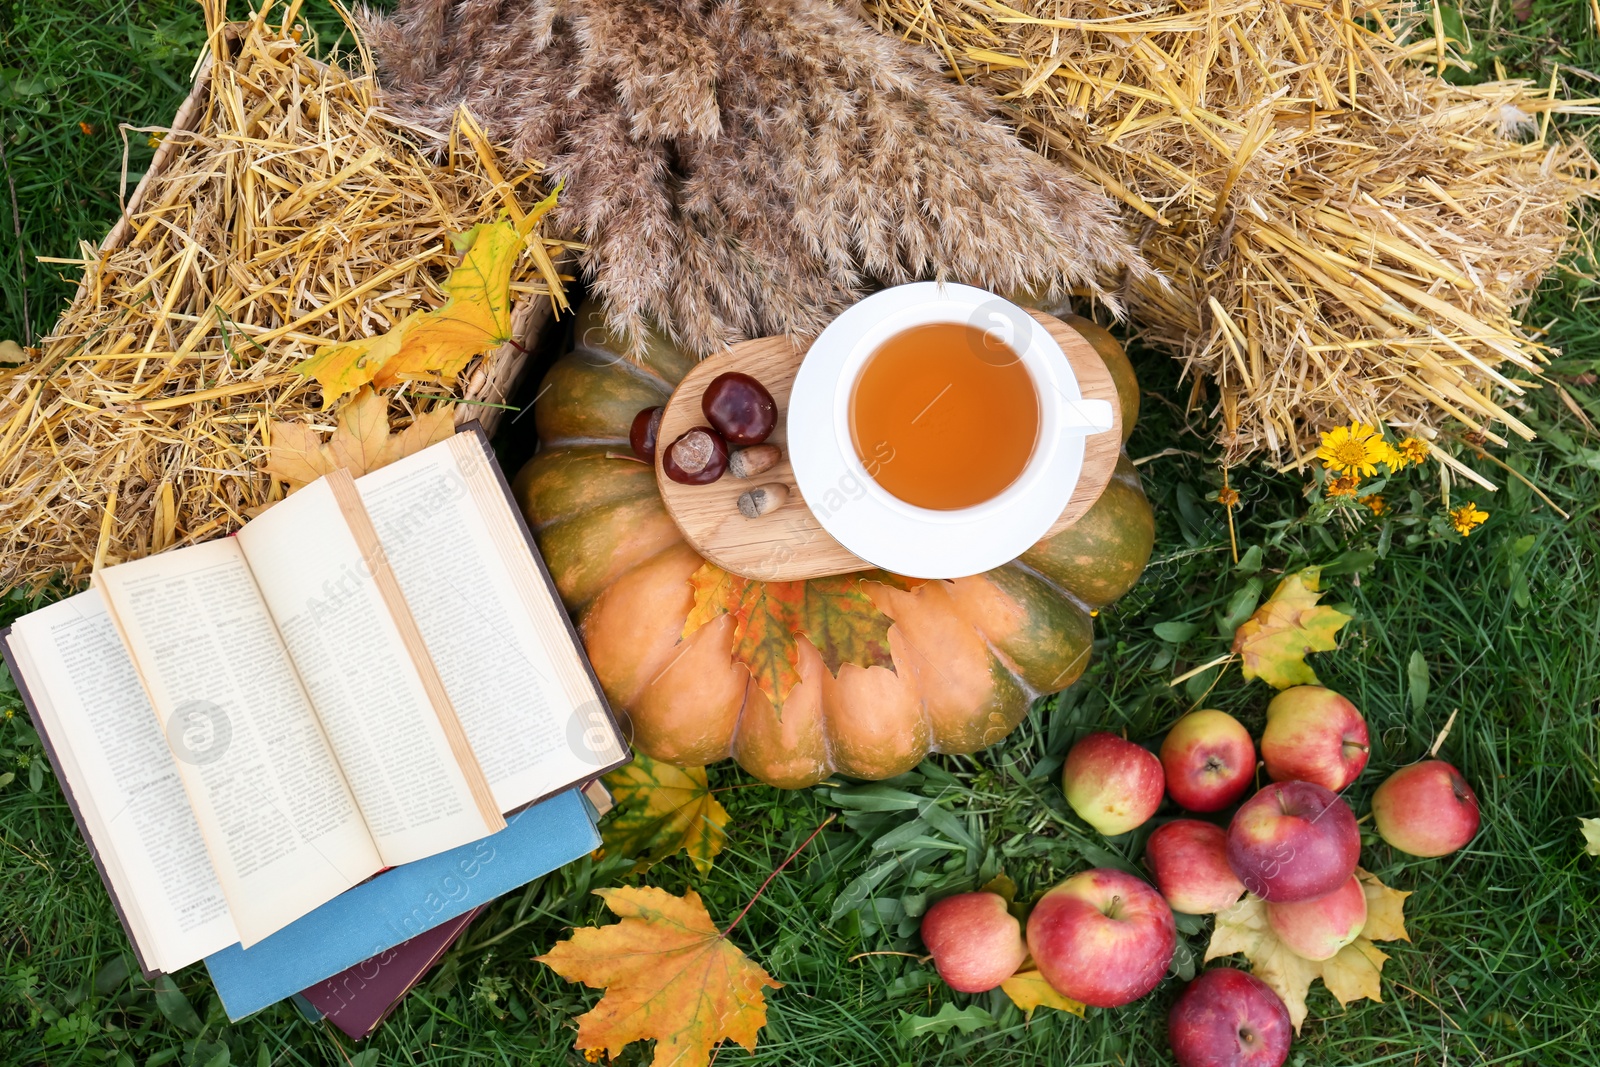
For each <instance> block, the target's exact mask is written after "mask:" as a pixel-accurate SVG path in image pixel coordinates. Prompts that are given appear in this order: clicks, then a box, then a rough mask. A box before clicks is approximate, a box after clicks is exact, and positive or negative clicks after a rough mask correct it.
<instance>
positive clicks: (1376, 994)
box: [1206, 867, 1411, 1033]
mask: <svg viewBox="0 0 1600 1067" xmlns="http://www.w3.org/2000/svg"><path fill="white" fill-rule="evenodd" d="M1356 877H1357V878H1359V879H1361V887H1362V889H1363V890H1364V891H1365V893H1366V896H1367V924H1366V925H1365V926H1363V927H1362V928H1361V934H1360V936H1359V937H1357V938H1356V939H1355V941H1353V942H1352V943H1350V944H1348V945H1346V946H1345V947H1344V948H1342V949H1340V950H1339V954H1338V955H1336V956H1334V957H1333V958H1332V959H1330V960H1320V961H1319V960H1308V959H1305V958H1304V957H1302V956H1299V955H1297V954H1295V953H1294V952H1293V951H1291V950H1290V948H1289V946H1287V945H1285V944H1284V943H1283V942H1282V941H1280V940H1279V939H1278V935H1277V934H1275V933H1273V931H1272V927H1271V926H1269V925H1268V924H1267V906H1266V904H1265V903H1264V902H1263V901H1262V900H1261V898H1259V897H1257V896H1254V895H1248V896H1246V897H1245V898H1244V899H1243V900H1241V901H1239V903H1237V904H1235V905H1234V906H1233V907H1231V908H1228V909H1227V910H1226V911H1221V912H1218V913H1217V925H1216V929H1215V930H1213V931H1212V933H1211V944H1210V945H1208V946H1207V947H1206V959H1207V960H1208V961H1209V960H1213V959H1216V958H1217V957H1218V956H1227V955H1231V954H1232V953H1235V952H1242V953H1244V955H1245V957H1246V958H1247V959H1248V960H1249V961H1250V973H1251V974H1253V975H1255V976H1256V977H1257V978H1259V979H1261V980H1262V981H1263V982H1265V983H1267V985H1269V986H1271V987H1272V989H1273V991H1274V992H1275V993H1277V994H1278V996H1279V997H1281V998H1283V1002H1284V1004H1285V1005H1287V1006H1288V1008H1289V1019H1290V1021H1291V1022H1293V1023H1294V1029H1295V1033H1299V1032H1300V1024H1301V1023H1303V1022H1305V1018H1306V993H1307V991H1309V990H1310V988H1311V982H1312V980H1314V979H1317V978H1320V979H1322V984H1323V985H1325V986H1326V987H1327V988H1328V992H1330V993H1332V994H1333V996H1334V999H1335V1000H1337V1001H1338V1002H1339V1003H1340V1004H1348V1003H1350V1002H1351V1001H1352V1000H1355V999H1357V998H1358V997H1366V998H1367V999H1368V1000H1377V1001H1382V1000H1383V996H1382V988H1381V985H1380V982H1379V978H1380V975H1381V974H1382V971H1383V962H1384V961H1385V960H1387V959H1388V958H1389V957H1388V955H1387V954H1385V953H1384V952H1382V951H1380V950H1379V949H1378V947H1377V946H1376V945H1374V944H1373V942H1374V941H1409V940H1411V938H1410V937H1409V936H1408V935H1407V934H1406V927H1405V916H1404V914H1403V912H1404V905H1405V899H1406V897H1409V896H1410V895H1411V894H1410V893H1403V892H1400V891H1399V890H1395V889H1390V888H1389V887H1388V886H1386V885H1384V884H1383V883H1382V882H1380V881H1378V878H1377V876H1376V875H1374V874H1372V873H1370V872H1368V871H1364V870H1362V869H1360V868H1359V867H1358V868H1356Z"/></svg>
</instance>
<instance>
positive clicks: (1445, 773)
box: [1372, 759, 1479, 856]
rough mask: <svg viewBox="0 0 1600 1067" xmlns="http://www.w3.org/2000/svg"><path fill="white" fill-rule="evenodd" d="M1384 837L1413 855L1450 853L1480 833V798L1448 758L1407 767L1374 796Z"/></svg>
mask: <svg viewBox="0 0 1600 1067" xmlns="http://www.w3.org/2000/svg"><path fill="white" fill-rule="evenodd" d="M1372 816H1373V821H1374V822H1376V823H1377V824H1378V836H1380V837H1382V838H1383V839H1384V840H1385V841H1387V842H1389V844H1390V845H1392V846H1394V847H1395V848H1397V849H1399V850H1400V851H1401V852H1408V853H1410V854H1411V855H1413V856H1445V855H1448V854H1449V853H1451V852H1454V851H1455V850H1456V849H1458V848H1460V847H1461V846H1462V845H1464V844H1466V843H1467V842H1468V841H1471V840H1472V835H1473V834H1475V833H1477V832H1478V818H1479V817H1478V798H1477V796H1476V795H1475V794H1474V793H1473V792H1472V787H1471V786H1470V785H1468V784H1467V780H1466V779H1465V778H1463V777H1461V772H1460V771H1458V770H1456V769H1455V768H1454V767H1452V766H1450V764H1448V763H1446V762H1445V761H1444V760H1439V759H1430V760H1423V761H1422V762H1421V763H1413V764H1411V765H1410V766H1409V767H1401V768H1400V769H1399V770H1398V771H1395V772H1394V773H1393V774H1391V775H1390V776H1389V777H1388V778H1386V779H1384V782H1383V784H1382V785H1380V786H1379V787H1378V790H1377V792H1375V793H1373V794H1372Z"/></svg>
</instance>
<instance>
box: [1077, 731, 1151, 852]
mask: <svg viewBox="0 0 1600 1067" xmlns="http://www.w3.org/2000/svg"><path fill="white" fill-rule="evenodd" d="M1163 777H1164V776H1163V774H1162V770H1161V761H1160V760H1158V759H1156V757H1155V755H1154V754H1152V753H1151V752H1149V751H1147V750H1145V749H1142V748H1140V747H1139V746H1138V745H1136V744H1134V743H1133V742H1132V741H1124V740H1123V739H1122V738H1120V737H1118V736H1117V735H1116V734H1108V733H1097V734H1090V735H1089V736H1088V737H1085V738H1083V739H1082V740H1081V741H1079V742H1078V743H1077V744H1075V745H1073V746H1072V750H1071V751H1070V752H1068V753H1067V762H1066V765H1065V766H1064V767H1062V768H1061V787H1062V789H1064V790H1065V791H1066V794H1067V803H1068V804H1071V805H1072V810H1073V811H1075V812H1077V813H1078V817H1079V818H1080V819H1082V820H1083V821H1084V822H1086V823H1088V824H1089V825H1090V826H1092V827H1094V828H1095V829H1096V830H1099V831H1100V832H1101V833H1102V834H1105V835H1106V836H1107V837H1115V836H1116V835H1117V834H1125V833H1127V832H1128V831H1129V830H1132V829H1134V828H1135V827H1137V826H1140V825H1143V823H1144V821H1145V820H1146V819H1148V818H1150V816H1152V815H1154V814H1155V813H1156V809H1157V808H1159V807H1160V806H1161V795H1162V793H1163V792H1164V789H1163V787H1162V779H1163Z"/></svg>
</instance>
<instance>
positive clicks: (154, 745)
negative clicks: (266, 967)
mask: <svg viewBox="0 0 1600 1067" xmlns="http://www.w3.org/2000/svg"><path fill="white" fill-rule="evenodd" d="M10 646H11V651H12V654H13V657H14V658H15V659H16V660H17V666H18V671H19V673H20V674H21V675H23V677H22V678H20V679H19V681H20V682H21V683H22V684H24V685H26V686H27V688H28V691H29V694H30V696H31V697H32V698H33V703H34V712H35V714H37V715H38V716H39V718H40V720H41V721H40V722H39V723H38V725H39V726H40V728H41V729H42V730H43V731H44V733H45V734H46V736H48V737H49V738H50V739H51V747H52V749H53V750H54V752H55V755H56V758H57V761H58V762H59V763H60V764H61V771H62V775H63V778H64V781H63V783H62V784H63V786H64V787H65V788H66V789H68V790H69V791H70V792H71V794H72V797H73V799H74V800H75V801H76V803H77V806H78V811H79V813H80V814H81V815H82V817H83V821H84V823H85V827H86V829H87V831H88V833H89V836H90V838H91V841H90V845H91V847H92V848H94V850H95V851H96V852H97V853H98V854H99V856H100V861H101V864H102V865H103V867H104V868H105V871H106V877H107V879H108V880H109V881H110V882H111V886H112V892H113V895H114V896H115V897H116V898H117V904H118V907H119V908H120V910H121V911H122V914H123V915H124V917H125V918H126V919H127V920H128V926H129V927H130V931H129V932H130V933H131V935H132V936H133V938H134V941H135V942H136V948H137V949H138V951H139V955H140V957H141V958H143V960H144V961H145V964H146V966H147V967H149V968H150V969H152V970H158V971H167V972H171V971H176V970H178V969H180V968H182V967H187V966H188V965H189V964H191V963H193V962H195V961H196V960H198V959H200V958H201V957H203V956H208V955H210V954H211V953H213V952H216V951H218V950H219V949H223V948H226V947H227V946H229V945H231V944H233V943H234V942H235V941H237V940H239V934H238V932H237V931H236V930H235V929H234V926H233V916H232V915H231V914H229V911H228V903H227V900H226V898H225V897H224V896H223V894H222V885H221V883H220V882H218V881H217V875H216V872H215V871H214V870H213V869H212V867H211V859H210V857H209V856H208V855H207V854H206V845H205V839H204V838H202V837H201V836H200V826H199V824H198V823H197V822H195V818H194V812H193V811H192V810H190V807H189V799H188V797H187V796H186V795H185V794H184V791H183V783H182V782H181V781H179V779H178V768H177V766H176V764H175V762H174V760H173V758H172V752H171V750H169V749H168V747H167V742H166V738H165V737H164V736H163V735H162V732H161V727H160V726H159V725H158V724H157V721H156V716H155V712H154V711H152V710H151V708H150V701H149V699H148V698H147V697H146V696H145V694H144V689H143V688H141V687H140V685H139V679H138V677H137V676H136V675H135V674H134V671H133V661H132V660H130V659H129V658H128V652H127V650H126V649H125V648H123V646H122V639H121V638H120V637H118V636H117V631H116V628H115V627H114V626H113V625H112V623H111V619H110V617H109V616H107V614H106V609H105V603H104V601H103V600H102V599H101V597H100V594H99V592H98V591H96V590H93V589H91V590H89V591H88V592H86V593H79V594H78V595H77V596H73V597H68V598H67V599H66V600H62V601H58V602H57V603H54V604H51V605H50V606H48V607H45V608H41V609H40V610H38V611H35V612H33V613H32V614H30V615H27V616H24V617H23V618H21V619H19V620H18V621H17V623H16V625H15V626H14V627H13V628H12V631H11V637H10Z"/></svg>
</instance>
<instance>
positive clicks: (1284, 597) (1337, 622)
mask: <svg viewBox="0 0 1600 1067" xmlns="http://www.w3.org/2000/svg"><path fill="white" fill-rule="evenodd" d="M1319 573H1320V569H1319V568H1317V567H1307V568H1306V569H1305V570H1303V571H1300V572H1299V573H1297V574H1291V575H1289V576H1288V577H1287V578H1285V579H1284V580H1283V581H1281V582H1279V583H1278V588H1277V589H1275V590H1274V591H1273V593H1272V595H1271V596H1270V597H1268V598H1267V602H1266V603H1265V604H1263V605H1261V607H1259V608H1257V609H1256V613H1255V614H1254V615H1252V616H1250V618H1248V619H1246V620H1245V621H1244V622H1243V623H1242V624H1241V625H1240V626H1239V629H1238V630H1236V631H1234V635H1233V650H1234V651H1235V652H1237V653H1238V654H1239V656H1240V659H1241V663H1242V667H1243V669H1244V676H1245V677H1246V678H1260V679H1261V680H1262V681H1264V682H1266V683H1267V684H1268V685H1271V686H1274V687H1275V688H1278V689H1287V688H1289V687H1290V686H1294V685H1316V684H1317V675H1316V672H1315V671H1313V670H1312V669H1311V666H1310V665H1309V664H1307V663H1306V660H1305V656H1306V653H1307V652H1331V651H1332V650H1334V649H1336V648H1338V647H1339V641H1338V638H1337V637H1336V635H1337V634H1338V632H1339V628H1340V627H1341V626H1343V625H1344V624H1345V623H1347V622H1349V621H1350V616H1348V615H1346V614H1344V612H1342V611H1335V610H1334V609H1333V608H1330V607H1319V606H1317V597H1318V596H1320V595H1321V594H1319V593H1318V592H1317V577H1318V574H1319Z"/></svg>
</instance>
